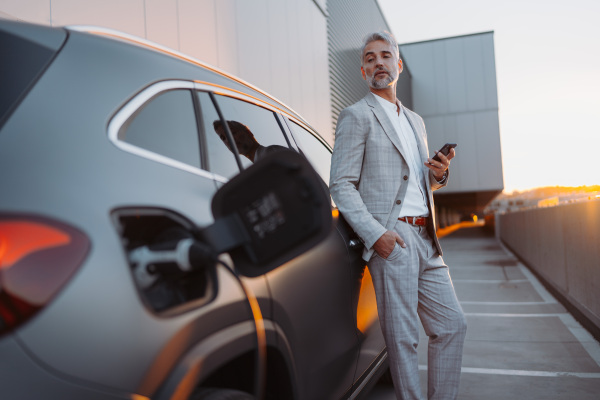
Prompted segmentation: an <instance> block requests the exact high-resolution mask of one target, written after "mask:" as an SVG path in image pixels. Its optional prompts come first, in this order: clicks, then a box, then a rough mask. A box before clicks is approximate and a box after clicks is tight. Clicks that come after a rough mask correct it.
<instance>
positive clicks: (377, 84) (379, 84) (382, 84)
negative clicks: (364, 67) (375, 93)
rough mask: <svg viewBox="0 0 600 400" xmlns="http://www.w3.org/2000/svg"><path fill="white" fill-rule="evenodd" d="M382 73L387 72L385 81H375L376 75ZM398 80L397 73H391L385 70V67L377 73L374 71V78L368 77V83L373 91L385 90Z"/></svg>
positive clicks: (377, 70)
mask: <svg viewBox="0 0 600 400" xmlns="http://www.w3.org/2000/svg"><path fill="white" fill-rule="evenodd" d="M380 71H385V72H387V76H386V77H385V78H384V79H375V75H376V74H377V73H378V72H380ZM397 80H398V73H397V71H389V70H388V69H387V68H383V67H381V68H378V69H376V70H375V71H373V75H372V76H367V83H368V84H369V86H370V87H371V88H373V89H384V88H386V87H388V86H390V85H392V84H393V83H394V82H396V81H397Z"/></svg>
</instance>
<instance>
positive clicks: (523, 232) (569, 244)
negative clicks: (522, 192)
mask: <svg viewBox="0 0 600 400" xmlns="http://www.w3.org/2000/svg"><path fill="white" fill-rule="evenodd" d="M496 224H497V225H498V226H497V230H496V232H497V233H498V235H499V236H500V239H501V240H502V241H503V242H504V243H505V244H506V245H507V246H508V247H509V248H510V249H511V250H512V251H513V252H514V253H515V254H516V255H517V256H519V257H520V258H521V259H522V260H523V261H525V262H526V263H527V264H528V266H529V267H530V268H532V269H533V270H534V271H535V272H536V273H537V274H538V275H539V276H540V277H541V278H542V279H543V280H545V281H546V283H547V284H549V285H550V286H551V287H552V288H554V289H555V290H556V291H558V293H560V294H561V295H562V296H563V297H564V298H565V299H566V300H567V301H568V302H569V303H571V305H572V306H574V307H575V308H576V309H577V310H578V311H580V312H581V313H582V314H583V315H584V316H585V317H586V318H588V319H589V320H590V322H591V323H592V324H594V325H595V327H596V329H600V201H589V202H585V203H577V204H569V205H564V206H557V207H551V208H540V209H533V210H525V211H518V212H512V213H508V214H503V215H498V216H497V218H496Z"/></svg>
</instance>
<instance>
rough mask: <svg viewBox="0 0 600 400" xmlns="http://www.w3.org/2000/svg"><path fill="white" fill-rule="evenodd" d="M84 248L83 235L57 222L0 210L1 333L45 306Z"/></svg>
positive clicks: (86, 241)
mask: <svg viewBox="0 0 600 400" xmlns="http://www.w3.org/2000/svg"><path fill="white" fill-rule="evenodd" d="M89 248H90V242H89V239H88V238H87V236H86V235H85V234H83V233H82V232H81V231H79V230H77V229H75V228H73V227H71V226H68V225H65V224H63V223H61V222H58V221H55V220H51V219H48V218H43V217H38V216H31V215H17V214H1V213H0V335H1V334H3V333H6V332H7V331H10V330H13V329H15V328H16V327H18V326H20V325H21V324H23V323H24V322H25V321H27V320H28V319H29V318H31V317H32V316H33V315H34V314H35V313H37V312H38V311H40V310H41V309H42V308H43V307H44V306H45V305H47V304H48V303H49V302H50V300H51V299H52V298H53V297H54V296H55V295H56V294H57V293H58V291H59V290H60V288H61V287H63V286H64V285H65V283H67V281H68V280H69V278H71V276H72V275H73V274H74V272H75V271H76V270H77V268H78V267H79V266H80V265H81V264H82V263H83V260H84V259H85V257H86V255H87V253H88V251H89Z"/></svg>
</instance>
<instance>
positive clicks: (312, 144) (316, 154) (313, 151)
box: [290, 121, 331, 185]
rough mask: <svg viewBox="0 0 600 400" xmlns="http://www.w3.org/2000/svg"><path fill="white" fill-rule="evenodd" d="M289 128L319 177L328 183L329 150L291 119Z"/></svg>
mask: <svg viewBox="0 0 600 400" xmlns="http://www.w3.org/2000/svg"><path fill="white" fill-rule="evenodd" d="M290 122H291V124H290V129H291V130H292V132H293V134H294V138H296V140H297V141H298V142H299V143H298V144H299V145H300V148H301V150H302V152H303V153H304V155H305V156H306V158H308V161H310V163H311V164H312V166H313V168H314V169H315V170H316V171H317V173H318V174H319V175H321V178H323V180H324V181H325V183H327V184H328V185H329V173H330V168H331V151H329V148H327V146H326V145H325V144H324V143H323V142H321V141H320V140H319V139H318V138H317V137H316V136H314V135H313V134H312V133H310V132H309V131H308V130H306V129H304V128H303V127H301V126H300V125H298V124H296V123H295V122H293V121H290Z"/></svg>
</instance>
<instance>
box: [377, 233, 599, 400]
mask: <svg viewBox="0 0 600 400" xmlns="http://www.w3.org/2000/svg"><path fill="white" fill-rule="evenodd" d="M463 226H464V224H463ZM441 244H442V248H443V249H444V260H445V261H446V264H448V266H449V268H450V275H451V276H452V280H453V282H454V287H455V289H456V293H457V296H458V298H459V300H460V302H461V305H462V307H463V310H464V311H465V313H466V315H467V322H468V330H467V338H466V341H465V350H464V357H463V367H462V375H461V384H460V392H459V399H461V400H471V399H473V400H474V399H477V400H482V399H484V400H506V399H510V400H517V399H527V400H531V399H544V400H555V399H569V400H587V399H589V400H598V399H600V344H599V343H598V342H597V341H596V340H595V339H594V338H593V337H592V336H591V335H590V334H589V333H588V331H587V330H585V329H584V328H583V327H582V326H581V325H580V324H579V323H578V322H577V321H576V320H575V319H574V318H573V317H572V316H571V314H569V313H568V312H567V310H566V309H565V308H564V307H563V306H562V305H561V304H560V303H558V302H557V301H556V300H555V299H554V297H552V296H551V295H550V294H549V293H548V292H547V291H546V289H545V288H544V287H543V286H542V285H541V284H540V283H539V281H538V280H537V279H536V277H535V276H534V275H533V274H532V273H531V272H530V271H529V270H528V269H527V268H526V267H525V266H524V265H523V264H522V263H520V262H519V261H518V259H517V257H515V256H514V255H513V254H512V253H511V252H510V251H508V250H507V249H506V248H505V247H504V246H502V244H501V243H500V242H499V241H498V240H497V239H496V238H495V237H494V236H493V235H491V234H489V233H487V232H486V231H485V230H484V229H483V228H482V227H481V226H471V227H463V228H461V229H459V230H457V231H455V232H453V233H451V234H449V235H447V236H445V237H443V238H442V239H441ZM418 350H419V364H420V365H419V370H420V376H421V389H422V392H423V399H426V398H427V371H426V370H427V336H426V335H425V333H424V331H423V330H422V329H421V336H420V342H419V348H418ZM367 399H368V400H392V399H395V397H394V391H393V388H392V387H391V386H390V385H386V384H382V383H379V384H378V385H377V386H376V387H375V388H374V389H373V390H372V391H371V392H370V394H369V395H368V396H367Z"/></svg>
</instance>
